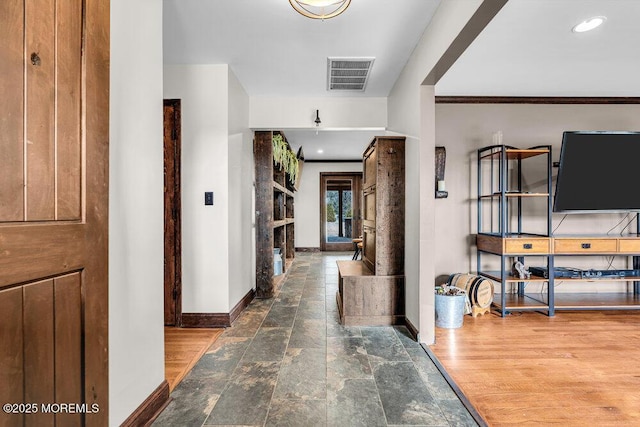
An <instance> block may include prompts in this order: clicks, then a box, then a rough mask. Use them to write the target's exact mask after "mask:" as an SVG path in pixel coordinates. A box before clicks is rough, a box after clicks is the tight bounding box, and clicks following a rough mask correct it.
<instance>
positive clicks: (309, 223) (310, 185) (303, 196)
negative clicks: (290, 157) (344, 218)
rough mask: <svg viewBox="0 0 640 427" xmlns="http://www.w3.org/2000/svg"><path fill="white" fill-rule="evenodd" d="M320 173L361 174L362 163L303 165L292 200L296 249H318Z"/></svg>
mask: <svg viewBox="0 0 640 427" xmlns="http://www.w3.org/2000/svg"><path fill="white" fill-rule="evenodd" d="M320 172H362V162H356V163H350V162H349V163H315V162H314V163H305V164H304V167H303V168H302V175H301V176H300V188H299V190H298V191H297V192H296V193H295V199H294V213H295V223H294V224H295V230H296V233H295V247H296V248H320Z"/></svg>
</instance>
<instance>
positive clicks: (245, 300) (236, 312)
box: [229, 289, 256, 326]
mask: <svg viewBox="0 0 640 427" xmlns="http://www.w3.org/2000/svg"><path fill="white" fill-rule="evenodd" d="M255 297H256V290H255V289H251V290H249V292H247V294H246V295H245V296H244V297H242V299H241V300H240V301H239V302H238V303H237V304H236V305H235V307H233V308H232V309H231V311H230V312H229V326H231V323H233V322H234V321H235V320H236V319H237V318H238V316H240V313H242V311H243V310H244V309H245V308H247V306H248V305H249V304H250V303H251V301H253V299H254V298H255Z"/></svg>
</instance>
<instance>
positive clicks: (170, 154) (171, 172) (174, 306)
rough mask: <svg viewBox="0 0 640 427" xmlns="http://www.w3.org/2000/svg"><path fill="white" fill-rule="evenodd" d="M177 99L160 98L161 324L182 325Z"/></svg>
mask: <svg viewBox="0 0 640 427" xmlns="http://www.w3.org/2000/svg"><path fill="white" fill-rule="evenodd" d="M180 153H181V128H180V100H179V99H165V100H164V324H165V325H167V326H181V325H182V250H181V246H182V245H181V242H182V237H181V232H180V230H181V220H180V218H181V214H180V213H181V208H180V206H181V202H180V200H181V197H180Z"/></svg>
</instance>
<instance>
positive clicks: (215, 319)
mask: <svg viewBox="0 0 640 427" xmlns="http://www.w3.org/2000/svg"><path fill="white" fill-rule="evenodd" d="M255 296H256V291H255V289H250V290H249V292H247V294H246V295H245V296H244V297H242V299H241V300H240V301H239V302H238V303H237V304H236V305H235V306H234V307H233V308H232V309H231V311H230V312H229V313H182V327H183V328H228V327H229V326H231V323H233V321H234V320H236V319H237V318H238V316H239V315H240V313H242V310H244V309H245V308H247V306H248V305H249V303H251V301H253V299H254V298H255Z"/></svg>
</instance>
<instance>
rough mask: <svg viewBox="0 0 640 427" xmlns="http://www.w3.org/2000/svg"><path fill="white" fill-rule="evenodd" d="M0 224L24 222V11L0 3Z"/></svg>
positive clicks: (12, 4)
mask: <svg viewBox="0 0 640 427" xmlns="http://www.w3.org/2000/svg"><path fill="white" fill-rule="evenodd" d="M0 17H2V18H1V20H0V23H1V25H0V40H2V42H0V76H2V78H0V94H2V95H1V97H2V100H1V101H0V135H2V137H1V138H0V153H2V155H0V183H2V185H0V222H2V221H21V220H23V219H24V210H23V208H24V199H23V196H24V191H23V187H22V183H23V181H24V180H23V168H24V159H23V153H24V150H23V143H22V141H23V138H24V136H23V135H24V133H23V128H24V126H23V124H24V122H23V108H24V102H23V98H24V95H23V93H24V79H23V72H24V64H23V62H24V44H23V34H24V9H23V5H22V4H21V3H19V2H15V1H4V0H3V1H0Z"/></svg>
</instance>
